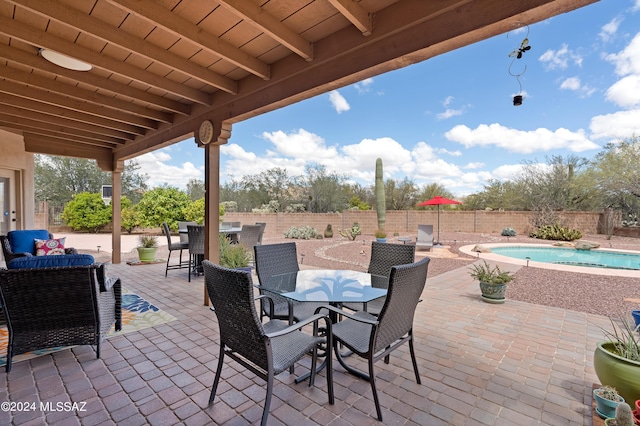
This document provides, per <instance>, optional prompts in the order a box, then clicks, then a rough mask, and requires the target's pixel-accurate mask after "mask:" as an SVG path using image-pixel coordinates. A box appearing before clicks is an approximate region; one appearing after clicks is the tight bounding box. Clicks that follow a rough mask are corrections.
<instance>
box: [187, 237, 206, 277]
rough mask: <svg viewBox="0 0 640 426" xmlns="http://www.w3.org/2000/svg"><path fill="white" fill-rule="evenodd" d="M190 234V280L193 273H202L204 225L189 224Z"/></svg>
mask: <svg viewBox="0 0 640 426" xmlns="http://www.w3.org/2000/svg"><path fill="white" fill-rule="evenodd" d="M187 234H188V235H189V282H191V274H192V273H194V272H195V274H196V275H198V274H200V268H201V267H202V259H204V226H203V225H187Z"/></svg>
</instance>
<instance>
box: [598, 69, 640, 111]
mask: <svg viewBox="0 0 640 426" xmlns="http://www.w3.org/2000/svg"><path fill="white" fill-rule="evenodd" d="M606 98H607V100H608V101H611V102H613V103H615V104H616V105H618V106H620V107H622V108H633V107H635V106H638V105H640V74H637V75H629V76H626V77H624V78H621V79H620V80H618V81H616V82H615V83H614V84H613V85H612V86H611V87H609V89H607V92H606Z"/></svg>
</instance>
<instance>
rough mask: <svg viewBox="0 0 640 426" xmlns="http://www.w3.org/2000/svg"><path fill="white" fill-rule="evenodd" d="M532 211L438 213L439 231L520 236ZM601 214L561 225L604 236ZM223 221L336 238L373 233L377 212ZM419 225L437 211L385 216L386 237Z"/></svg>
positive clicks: (565, 218)
mask: <svg viewBox="0 0 640 426" xmlns="http://www.w3.org/2000/svg"><path fill="white" fill-rule="evenodd" d="M531 215H532V213H531V212H504V211H483V210H478V211H447V210H441V211H440V231H441V232H442V231H444V232H478V233H479V232H485V233H500V232H501V231H502V230H503V229H504V228H506V227H511V228H513V229H515V230H516V232H517V233H518V234H519V235H520V234H528V233H529V231H530V230H531V229H533V227H532V226H531V225H530V223H529V218H530V217H531ZM603 216H604V215H603V213H594V212H563V213H562V223H563V224H564V225H566V226H568V227H569V228H573V229H578V230H580V231H582V233H584V234H597V233H604V231H603V229H604V227H603V223H604V221H603ZM223 219H224V221H225V222H242V223H244V224H251V223H256V222H265V223H266V224H267V227H266V228H265V235H267V236H281V235H283V234H284V232H285V231H286V230H287V229H289V228H290V227H292V226H296V227H300V226H305V225H308V226H312V227H314V228H316V229H317V230H318V231H319V232H323V231H324V229H325V228H326V227H327V225H328V224H331V227H332V228H333V232H334V234H335V235H337V234H338V230H339V229H346V228H350V227H351V226H352V225H353V223H354V222H357V223H358V224H359V225H360V227H361V228H362V233H363V234H373V233H374V232H375V230H376V229H377V228H378V218H377V216H376V212H375V211H372V210H366V211H345V212H343V213H234V212H227V213H225V215H224V218H223ZM418 224H432V225H433V228H434V232H435V231H436V229H437V224H438V212H437V211H435V210H434V211H430V210H389V211H387V215H386V230H387V234H392V233H393V232H399V233H400V234H407V233H409V234H413V233H416V232H417V230H418Z"/></svg>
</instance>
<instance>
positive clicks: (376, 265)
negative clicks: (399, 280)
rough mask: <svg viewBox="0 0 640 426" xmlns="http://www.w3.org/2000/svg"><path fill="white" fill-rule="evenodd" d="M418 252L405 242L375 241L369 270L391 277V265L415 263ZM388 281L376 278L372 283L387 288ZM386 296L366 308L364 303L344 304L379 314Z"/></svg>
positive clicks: (375, 273) (370, 303) (414, 247)
mask: <svg viewBox="0 0 640 426" xmlns="http://www.w3.org/2000/svg"><path fill="white" fill-rule="evenodd" d="M415 254H416V246H414V245H405V244H390V243H379V242H376V241H373V242H372V243H371V260H370V261H369V269H367V272H368V273H370V274H373V275H378V276H382V277H387V278H388V277H389V275H390V274H391V267H392V266H396V265H406V264H409V263H413V262H414V259H415ZM388 283H389V282H388V281H385V280H380V279H374V280H372V283H371V285H372V286H373V287H378V288H387V285H388ZM384 299H385V298H384V297H380V298H378V299H375V300H372V301H371V302H369V303H367V305H366V309H365V307H364V305H363V304H362V303H345V304H344V305H343V306H344V307H345V308H347V309H351V310H353V311H361V310H366V311H367V312H369V313H371V314H374V315H378V314H379V313H380V310H382V306H383V305H384Z"/></svg>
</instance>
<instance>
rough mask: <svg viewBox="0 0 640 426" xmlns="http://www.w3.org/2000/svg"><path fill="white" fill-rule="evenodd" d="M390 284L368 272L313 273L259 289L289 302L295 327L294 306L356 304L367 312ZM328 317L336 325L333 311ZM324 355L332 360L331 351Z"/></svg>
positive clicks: (270, 282)
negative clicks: (368, 306)
mask: <svg viewBox="0 0 640 426" xmlns="http://www.w3.org/2000/svg"><path fill="white" fill-rule="evenodd" d="M388 280H389V278H388V277H384V276H380V275H373V274H368V273H366V272H358V271H351V270H333V269H314V270H303V271H298V272H292V273H287V274H279V275H274V276H272V277H271V278H270V279H269V280H268V283H267V285H266V286H260V285H259V286H256V287H257V288H259V289H261V290H264V291H266V292H269V293H273V294H278V295H280V296H282V297H284V298H286V299H287V302H289V323H290V324H293V302H315V303H327V304H329V305H332V306H337V307H340V305H341V304H342V303H349V302H356V303H363V304H364V306H365V309H366V304H367V302H370V301H372V300H374V299H377V298H379V297H383V296H386V295H387V289H386V288H379V286H380V285H381V284H382V283H386V282H388ZM372 284H373V285H372ZM374 285H376V286H375V287H374ZM384 287H386V286H384ZM329 315H330V317H331V320H332V322H333V323H335V322H336V321H337V316H336V314H335V313H334V312H333V311H331V312H330V314H329ZM325 355H326V356H331V350H330V349H329V348H327V351H326V354H325ZM325 365H326V359H325V360H324V361H323V362H322V364H321V365H320V366H318V368H317V371H320V370H322V369H323V368H324V367H325ZM308 377H309V373H306V374H304V375H302V376H300V377H298V378H296V380H295V381H296V383H300V382H301V381H303V380H305V379H306V378H308Z"/></svg>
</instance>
